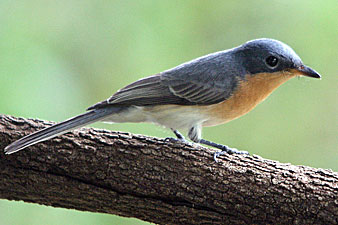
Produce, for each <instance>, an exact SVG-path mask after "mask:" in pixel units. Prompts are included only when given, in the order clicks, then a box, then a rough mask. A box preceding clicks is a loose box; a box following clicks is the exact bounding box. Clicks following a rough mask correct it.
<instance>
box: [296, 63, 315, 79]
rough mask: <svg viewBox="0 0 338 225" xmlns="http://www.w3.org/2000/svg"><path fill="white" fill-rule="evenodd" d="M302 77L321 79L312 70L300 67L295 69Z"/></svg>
mask: <svg viewBox="0 0 338 225" xmlns="http://www.w3.org/2000/svg"><path fill="white" fill-rule="evenodd" d="M297 70H298V71H299V72H300V73H301V74H302V75H303V76H307V77H313V78H321V76H320V74H319V73H317V72H316V71H315V70H314V69H311V68H310V67H308V66H305V65H303V66H300V67H298V69H297Z"/></svg>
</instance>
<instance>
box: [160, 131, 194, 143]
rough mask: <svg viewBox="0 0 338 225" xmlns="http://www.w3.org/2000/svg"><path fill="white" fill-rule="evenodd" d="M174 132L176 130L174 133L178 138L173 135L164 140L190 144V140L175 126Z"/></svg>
mask: <svg viewBox="0 0 338 225" xmlns="http://www.w3.org/2000/svg"><path fill="white" fill-rule="evenodd" d="M171 130H172V132H174V134H175V135H176V137H177V138H172V137H167V138H166V139H164V141H171V142H178V141H179V142H183V143H186V144H190V143H189V141H188V140H187V139H185V137H184V136H183V135H182V134H181V133H180V132H179V131H178V130H175V129H173V128H171Z"/></svg>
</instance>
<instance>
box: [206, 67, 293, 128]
mask: <svg viewBox="0 0 338 225" xmlns="http://www.w3.org/2000/svg"><path fill="white" fill-rule="evenodd" d="M294 76H295V74H292V73H282V72H276V73H260V74H256V75H254V76H251V75H248V76H247V77H246V79H245V80H241V81H240V83H239V86H238V87H237V89H236V90H235V91H234V93H233V94H232V95H231V97H230V98H228V99H227V100H226V101H224V102H221V103H218V104H216V105H211V106H206V108H205V109H204V110H203V111H204V113H207V114H209V115H210V117H209V118H210V119H209V120H207V121H205V122H204V123H203V126H214V125H217V124H221V123H226V122H228V121H231V120H233V119H236V118H238V117H240V116H242V115H244V114H246V113H247V112H249V111H250V110H252V109H253V108H254V107H255V106H256V105H257V104H258V103H260V102H262V101H263V100H264V99H265V98H267V97H268V96H269V94H271V92H272V91H273V90H275V89H276V88H277V87H278V86H280V85H281V84H283V83H284V82H286V81H287V80H289V79H290V78H292V77H294Z"/></svg>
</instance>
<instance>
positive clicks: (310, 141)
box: [0, 0, 338, 224]
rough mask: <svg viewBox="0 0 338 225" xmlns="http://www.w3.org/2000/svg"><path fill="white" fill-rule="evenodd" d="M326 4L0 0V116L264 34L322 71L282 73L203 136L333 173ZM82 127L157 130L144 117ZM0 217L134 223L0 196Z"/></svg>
mask: <svg viewBox="0 0 338 225" xmlns="http://www.w3.org/2000/svg"><path fill="white" fill-rule="evenodd" d="M337 12H338V2H337V1H336V0H327V1H324V2H323V1H307V0H299V1H291V0H289V1H287V0H284V1H263V0H258V1H246V0H239V1H203V0H199V1H197V0H194V1H178V0H177V1H174V0H171V1H156V0H143V1H130V0H121V1H95V0H91V1H90V0H82V1H66V0H59V1H45V0H36V1H33V0H27V1H13V0H2V1H1V2H0V95H1V101H0V113H2V114H8V115H13V116H17V117H28V118H40V119H45V120H52V121H62V120H65V119H67V118H69V117H72V116H74V115H77V114H79V113H82V112H84V110H85V109H86V108H87V107H88V106H91V105H92V104H94V103H96V102H98V101H101V100H104V99H106V98H108V97H109V96H110V95H112V94H113V93H114V92H115V91H117V90H118V89H119V88H121V87H123V86H125V85H127V84H129V83H130V82H133V81H135V80H137V79H139V78H142V77H144V76H148V75H152V74H156V73H158V72H161V71H163V70H166V69H169V68H171V67H174V66H176V65H178V64H180V63H183V62H185V61H188V60H191V59H194V58H196V57H199V56H202V55H205V54H208V53H211V52H215V51H219V50H223V49H228V48H232V47H234V46H237V45H240V44H242V43H244V42H246V41H248V40H251V39H254V38H261V37H268V38H275V39H278V40H281V41H283V42H285V43H287V44H289V45H290V46H291V47H292V48H293V49H294V50H295V51H296V52H297V53H298V54H299V55H300V57H301V58H302V59H303V61H304V62H305V63H306V64H307V65H309V66H311V67H312V68H314V69H315V70H317V71H318V72H319V73H321V75H322V77H323V78H322V80H316V79H311V78H299V79H297V78H296V79H292V80H290V81H288V82H287V83H286V84H284V85H283V86H282V87H280V88H278V89H277V91H275V92H274V93H273V94H272V95H271V96H270V97H269V98H268V99H267V100H266V101H265V102H263V103H262V104H260V105H259V106H258V107H257V108H256V109H254V110H253V111H252V112H251V113H249V114H248V115H246V116H244V117H242V118H240V119H237V120H235V121H232V122H230V123H229V124H226V125H221V126H218V127H210V128H205V129H204V130H203V131H204V133H203V134H204V137H205V138H206V139H208V140H212V141H215V142H218V143H223V144H227V145H229V146H233V147H236V148H238V149H242V150H247V151H249V152H250V153H252V154H257V155H260V156H262V157H264V158H268V159H273V160H278V161H280V162H288V163H292V164H296V165H306V166H311V167H321V168H327V169H332V170H334V171H338V160H337V159H338V147H337V146H338V90H337V84H338V74H337V72H338V70H337V66H338V64H337V63H338V13H337ZM93 126H94V127H100V128H107V129H111V130H119V131H128V132H133V133H141V134H145V135H150V136H157V137H167V136H171V135H172V134H171V132H169V131H167V130H164V129H162V128H160V127H157V126H155V125H151V124H113V125H104V124H99V123H97V124H94V125H93ZM0 224H146V223H145V222H142V221H140V220H137V219H129V218H122V217H118V216H112V215H105V214H98V213H87V212H79V211H75V210H65V209H58V208H52V207H45V206H39V205H36V204H28V203H22V202H13V201H11V202H10V201H6V200H0Z"/></svg>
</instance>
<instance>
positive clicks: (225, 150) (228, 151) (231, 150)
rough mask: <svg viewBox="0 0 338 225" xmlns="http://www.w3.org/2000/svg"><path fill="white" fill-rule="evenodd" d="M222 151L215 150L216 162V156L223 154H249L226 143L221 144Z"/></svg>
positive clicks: (215, 157) (215, 158)
mask: <svg viewBox="0 0 338 225" xmlns="http://www.w3.org/2000/svg"><path fill="white" fill-rule="evenodd" d="M220 149H221V150H222V151H220V152H215V154H214V160H215V162H217V157H219V156H221V155H225V154H230V155H231V154H239V155H250V154H249V152H247V151H240V150H238V149H236V148H229V147H228V146H226V145H223V147H222V148H220Z"/></svg>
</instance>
